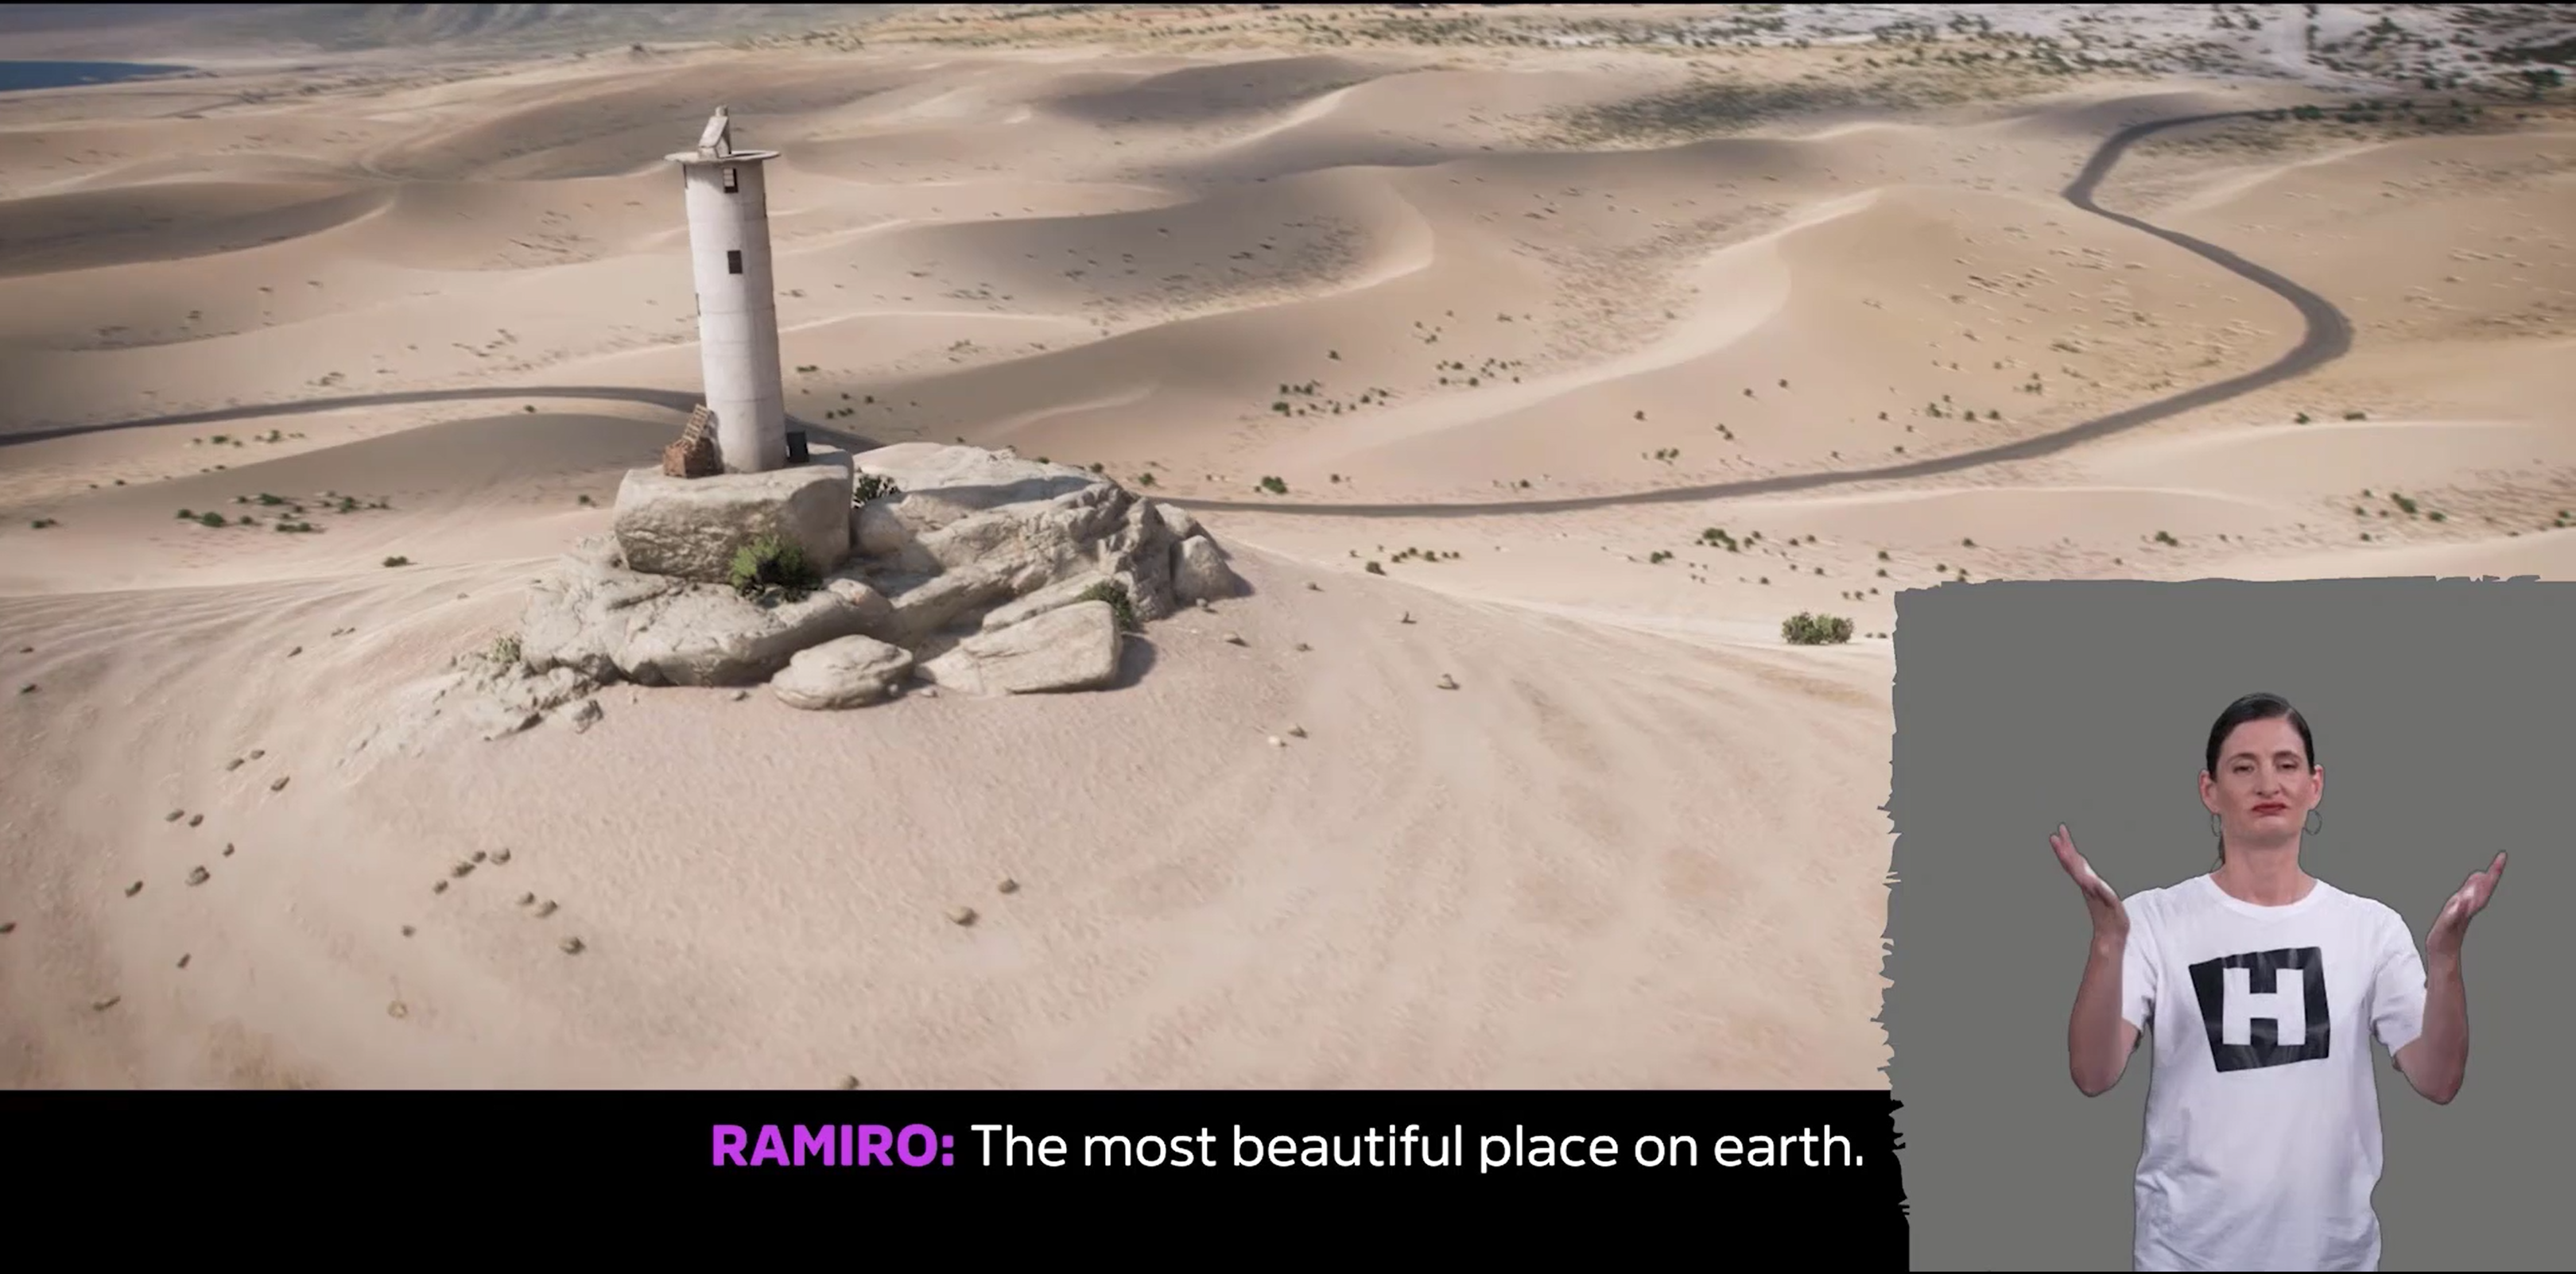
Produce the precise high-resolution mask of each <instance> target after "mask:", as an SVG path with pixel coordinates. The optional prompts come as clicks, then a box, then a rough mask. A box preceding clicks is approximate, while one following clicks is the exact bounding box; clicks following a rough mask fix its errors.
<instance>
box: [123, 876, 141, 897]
mask: <svg viewBox="0 0 2576 1274" xmlns="http://www.w3.org/2000/svg"><path fill="white" fill-rule="evenodd" d="M142 892H143V882H142V881H139V880H138V881H135V882H134V883H133V884H131V885H127V886H126V887H125V896H126V897H128V898H131V897H133V896H134V895H136V894H139V893H142Z"/></svg>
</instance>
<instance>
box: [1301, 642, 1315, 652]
mask: <svg viewBox="0 0 2576 1274" xmlns="http://www.w3.org/2000/svg"><path fill="white" fill-rule="evenodd" d="M1313 649H1314V647H1312V646H1309V645H1307V644H1306V643H1304V642H1302V641H1301V642H1298V643H1297V653H1299V654H1301V655H1302V654H1304V653H1306V652H1307V651H1310V650H1313Z"/></svg>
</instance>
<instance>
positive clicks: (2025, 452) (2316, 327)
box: [0, 111, 2352, 518]
mask: <svg viewBox="0 0 2576 1274" xmlns="http://www.w3.org/2000/svg"><path fill="white" fill-rule="evenodd" d="M2256 114H2258V112H2254V111H2225V112H2219V113H2216V114H2209V115H2186V116H2180V117H2177V118H2173V119H2160V120H2151V121H2149V122H2147V123H2143V124H2133V125H2131V126H2129V127H2127V128H2124V129H2121V130H2120V131H2119V132H2117V133H2114V134H2112V135H2111V136H2110V138H2109V139H2108V140H2106V141H2104V142H2103V143H2102V145H2101V146H2100V147H2098V148H2096V149H2095V150H2094V152H2093V155H2092V157H2091V158H2090V159H2088V160H2086V161H2085V164H2084V170H2083V171H2082V172H2080V173H2078V174H2076V177H2075V180H2074V181H2073V182H2072V183H2070V184H2068V186H2067V187H2066V189H2065V190H2063V191H2061V192H2059V194H2060V196H2061V197H2063V198H2064V199H2065V200H2066V202H2068V203H2070V204H2073V205H2075V206H2076V207H2077V208H2080V209H2083V210H2084V211H2086V212H2089V213H2092V214H2093V215H2094V216H2097V217H2102V218H2105V219H2107V220H2110V221H2116V222H2118V223H2120V224H2121V225H2124V226H2127V227H2129V228H2130V229H2132V230H2136V231H2138V232H2140V233H2142V234H2151V235H2154V236H2155V237H2157V238H2159V239H2162V240H2164V241H2165V242H2167V243H2171V244H2174V245H2176V246H2178V247H2180V248H2182V249H2183V250H2185V251H2187V252H2191V253H2193V254H2195V255H2197V256H2200V257H2201V258H2203V259H2205V260H2207V261H2210V262H2211V263H2213V264H2215V265H2217V266H2218V267H2219V268H2221V269H2223V270H2226V271H2227V272H2229V273H2231V274H2234V275H2236V276H2237V277H2239V278H2242V279H2246V280H2248V281H2251V282H2253V283H2254V284H2256V285H2258V286H2260V287H2262V288H2265V289H2266V290H2268V291H2270V292H2272V293H2273V294H2274V295H2277V296H2279V297H2280V298H2281V299H2283V300H2285V301H2288V302H2289V303H2290V304H2291V305H2293V306H2296V307H2297V308H2298V311H2299V316H2300V317H2301V318H2302V319H2304V320H2306V322H2307V333H2306V335H2305V336H2303V337H2301V338H2300V340H2299V343H2298V345H2296V346H2295V347H2293V348H2292V349H2291V350H2290V352H2288V353H2286V354H2283V355H2282V356H2281V357H2279V358H2278V359H2275V360H2273V361H2272V362H2271V363H2269V364H2266V365H2265V366H2263V367H2259V368H2256V369H2255V370H2253V371H2250V372H2247V373H2245V374H2244V375H2242V376H2234V377H2230V378H2228V379H2226V380H2222V381H2215V382H2212V383H2210V384H2207V385H2202V386H2199V387H2198V388H2195V389H2188V390H2185V391H2183V392H2181V393H2179V394H2174V395H2172V396H2170V397H2166V398H2159V399H2157V400H2155V401H2153V402H2149V403H2143V404H2140V405H2138V406H2136V407H2130V408H2127V409H2125V410H2122V411H2115V412H2112V413H2111V414H2109V415H2107V416H2096V417H2094V418H2093V419H2091V420H2087V421H2083V422H2081V423H2078V424H2073V425H2069V426H2067V427H2066V428H2064V429H2059V430H2056V431H2053V432H2050V433H2045V434H2040V435H2038V436H2036V437H2030V438H2023V439H2020V440H2017V441H2014V442H2008V443H2001V444H1998V445H1996V446H1992V447H1985V448H1981V449H1979V450H1976V451H1964V452H1960V453H1958V454H1955V455H1948V456H1939V457H1935V458H1933V459H1928V460H1915V461H1910V462H1907V463H1905V464H1896V465H1885V466H1881V467H1879V468H1875V469H1834V470H1825V471H1820V472H1815V473H1797V474H1785V475H1781V476H1778V477H1770V478H1747V479H1742V480H1739V481H1735V482H1717V483H1710V484H1707V485H1704V486H1694V487H1660V488H1654V489H1650V490H1645V491H1623V492H1614V493H1612V494H1609V495H1587V496H1571V497H1562V498H1556V499H1527V500H1492V501H1477V502H1465V503H1454V504H1334V503H1323V502H1264V501H1250V500H1201V499H1190V498H1172V497H1165V496H1160V495H1157V496H1156V497H1155V499H1156V500H1158V501H1161V502H1163V503H1167V504H1175V505H1178V506H1180V507H1182V508H1185V509H1236V510H1242V511H1244V512H1251V513H1303V514H1323V515H1328V516H1334V517H1363V518H1456V517H1484V516H1490V515H1493V514H1503V513H1561V512H1567V511H1571V510H1576V509H1601V508H1610V507H1614V506H1618V505H1630V504H1674V503H1687V502H1690V501H1696V500H1718V499H1729V498H1734V497H1740V496H1753V495H1776V494H1779V493H1782V492H1788V491H1812V490H1816V489H1818V488H1821V487H1835V486H1848V485H1853V484H1858V483H1864V482H1885V481H1888V480H1891V479H1898V478H1923V477H1931V476H1934V475H1936V474H1948V473H1959V472H1962V471H1965V470H1969V469H1976V468H1981V467H1983V466H1986V465H1991V464H2001V463H2005V462H2007V461H2014V460H2029V459H2032V458H2034V457H2038V456H2046V455H2053V454H2055V453H2057V452H2061V451H2065V450H2067V449H2069V448H2072V447H2078V446H2082V445H2083V444H2085V443H2088V442H2094V441H2097V440H2099V439H2102V438H2106V437H2109V436H2110V435H2112V434H2116V433H2120V432H2122V431H2124V430H2129V429H2135V428H2137V427H2138V426H2140V425H2144V424H2149V423H2152V422H2154V421H2158V420H2162V419H2164V418H2166V417H2168V416H2173V415H2176V414H2179V413H2181V412H2186V411H2191V410H2193V409H2195V408H2200V407H2206V406H2209V405H2210V404H2212V403H2219V402H2225V401H2226V400H2228V399H2230V398H2234V397H2236V396H2238V395H2240V394H2247V393H2252V392H2253V391H2255V390H2258V389H2262V388H2264V387H2266V386H2269V385H2276V384H2279V383H2280V382H2282V381H2285V380H2289V379H2291V378H2293V377H2297V376H2304V375H2306V374H2307V373H2309V372H2311V371H2314V370H2316V369H2317V368H2319V367H2322V366H2324V365H2325V364H2327V363H2330V362H2333V361H2334V360H2335V359H2338V358H2341V357H2343V356H2344V355H2345V354H2346V353H2347V352H2349V351H2350V350H2351V349H2352V323H2351V321H2350V320H2349V319H2347V318H2345V317H2344V314H2343V311H2341V310H2338V309H2336V308H2335V307H2334V305H2333V303H2332V302H2329V301H2327V300H2326V299H2325V298H2324V297H2321V296H2318V295H2317V294H2316V293H2314V292H2311V291H2309V290H2307V289H2306V288H2303V287H2300V286H2299V285H2298V284H2296V283H2293V282H2291V281H2290V280H2288V279H2285V278H2283V277H2281V276H2280V275H2278V274H2275V273H2273V272H2272V271H2270V270H2267V269H2264V268H2263V267H2262V266H2259V265H2256V264H2254V263H2253V262H2251V261H2248V260H2246V259H2245V258H2243V257H2240V256H2238V255H2236V254H2235V253H2233V252H2230V251H2228V250H2227V249H2225V248H2221V247H2218V246H2216V245H2215V244H2210V243H2204V242H2202V241H2200V240H2198V239H2195V238H2192V237H2191V236H2190V235H2187V234H2183V233H2181V232H2179V231H2174V230H2167V229H2165V228H2164V227H2162V226H2156V225H2150V224H2148V223H2147V222H2144V221H2140V220H2139V219H2137V218H2136V217H2132V216H2129V215H2127V214H2126V213H2118V212H2112V211H2110V210H2108V209H2106V208H2103V207H2102V206H2100V205H2099V204H2096V203H2094V202H2093V192H2094V190H2095V189H2096V188H2097V187H2099V186H2100V185H2101V184H2102V179H2103V178H2104V177H2106V176H2108V175H2109V174H2110V172H2111V169H2112V168H2113V167H2115V166H2117V165H2118V164H2119V162H2120V157H2121V156H2122V155H2124V154H2126V153H2127V152H2128V150H2129V148H2130V147H2131V146H2134V145H2136V144H2137V143H2138V142H2139V141H2141V140H2143V139H2144V138H2147V137H2149V136H2152V135H2154V134H2156V133H2160V132H2163V131H2165V130H2167V129H2171V128H2183V127H2186V126H2189V125H2192V124H2207V123H2214V122H2217V121H2220V120H2230V119H2247V118H2252V117H2253V116H2255V115H2256ZM466 398H515V399H528V398H598V399H610V400H617V401H623V402H639V403H649V404H652V405H654V406H658V407H668V408H670V409H671V410H673V411H680V412H685V411H688V410H689V409H690V408H692V407H695V406H696V405H697V403H698V395H696V394H691V393H685V392H683V391H680V390H675V389H639V388H633V387H628V386H616V385H580V386H552V387H537V386H519V387H515V388H480V389H420V390H408V391H401V392H395V393H385V394H357V395H351V396H347V397H340V398H315V399H307V400H304V401H302V402H293V403H281V404H270V405H264V406H250V407H226V408H221V409H218V410H214V411H201V412H188V413H182V414H179V415H170V416H152V417H147V418H145V419H141V420H124V421H114V422H110V423H106V424H96V425H75V426H71V427H69V428H63V429H50V430H43V431H39V432H33V433H22V434H12V435H7V436H0V447H6V446H8V445H10V444H13V443H22V442H36V441H40V440H42V439H46V438H62V437H68V436H71V435H74V434H85V433H98V432H101V431H104V430H111V429H137V428H143V427H147V426H152V425H193V424H213V423H217V422H220V421H226V420H244V419H256V418H259V417H264V416H275V415H281V414H285V413H289V412H309V411H337V410H340V409H342V408H348V407H373V406H387V405H392V404H396V403H427V402H447V401H452V400H456V399H466ZM789 423H790V424H792V425H794V426H795V427H797V428H799V429H803V430H805V431H806V432H807V433H809V434H810V435H812V436H813V437H814V438H815V439H816V440H817V441H821V442H829V443H832V444H833V445H836V446H843V447H848V448H850V449H852V450H866V449H867V448H868V447H870V446H872V445H874V444H873V443H870V442H869V441H868V440H866V439H864V438H860V437H857V436H855V435H851V434H845V433H842V432H840V431H838V430H832V429H821V428H817V427H816V426H814V425H812V424H810V423H807V422H804V421H798V420H794V419H792V418H791V419H790V421H789Z"/></svg>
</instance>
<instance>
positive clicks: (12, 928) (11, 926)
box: [0, 920, 18, 934]
mask: <svg viewBox="0 0 2576 1274" xmlns="http://www.w3.org/2000/svg"><path fill="white" fill-rule="evenodd" d="M16 932H18V922H17V921H15V920H0V934H12V933H16Z"/></svg>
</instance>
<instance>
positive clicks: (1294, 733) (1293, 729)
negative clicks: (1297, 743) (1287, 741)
mask: <svg viewBox="0 0 2576 1274" xmlns="http://www.w3.org/2000/svg"><path fill="white" fill-rule="evenodd" d="M1288 737H1289V738H1292V739H1302V738H1305V737H1306V727H1304V726H1302V725H1292V726H1290V727H1288Z"/></svg>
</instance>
